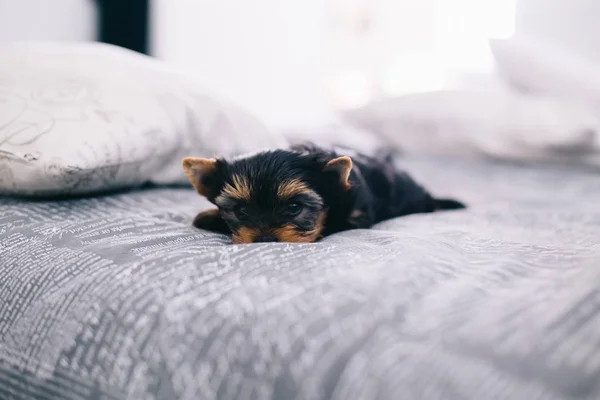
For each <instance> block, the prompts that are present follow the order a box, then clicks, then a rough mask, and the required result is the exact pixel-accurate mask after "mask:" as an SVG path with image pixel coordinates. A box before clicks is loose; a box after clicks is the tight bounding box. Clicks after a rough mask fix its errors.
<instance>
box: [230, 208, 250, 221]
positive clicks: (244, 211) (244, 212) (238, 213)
mask: <svg viewBox="0 0 600 400" xmlns="http://www.w3.org/2000/svg"><path fill="white" fill-rule="evenodd" d="M233 211H234V213H235V217H236V218H237V219H239V220H245V219H248V217H249V215H248V208H247V207H236V208H235V209H234V210H233Z"/></svg>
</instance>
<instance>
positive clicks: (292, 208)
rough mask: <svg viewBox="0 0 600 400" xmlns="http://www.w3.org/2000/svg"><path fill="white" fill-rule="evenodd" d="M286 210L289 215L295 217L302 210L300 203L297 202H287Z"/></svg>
mask: <svg viewBox="0 0 600 400" xmlns="http://www.w3.org/2000/svg"><path fill="white" fill-rule="evenodd" d="M286 211H287V213H288V214H289V215H291V216H292V217H295V216H296V215H298V214H300V213H301V212H302V205H301V204H299V203H291V204H288V206H287V208H286Z"/></svg>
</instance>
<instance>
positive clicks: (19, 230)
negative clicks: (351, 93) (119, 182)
mask: <svg viewBox="0 0 600 400" xmlns="http://www.w3.org/2000/svg"><path fill="white" fill-rule="evenodd" d="M398 163H399V164H400V165H401V166H402V167H404V168H406V169H407V170H408V171H409V172H410V173H412V174H413V175H414V176H415V177H416V178H417V179H418V180H420V181H421V182H422V183H424V184H425V185H427V187H429V188H431V190H432V192H433V193H435V194H438V195H448V196H449V195H451V196H455V197H456V198H460V199H462V200H464V201H466V202H467V203H468V204H469V208H468V209H467V210H464V211H457V212H446V213H436V214H427V215H413V216H408V217H404V218H398V219H394V220H390V221H386V222H383V223H381V224H379V225H377V226H376V227H374V228H373V229H371V230H362V231H349V232H345V233H341V234H337V235H334V236H331V237H328V238H326V239H324V240H322V241H321V242H319V243H315V244H283V243H282V244H279V243H275V244H253V245H241V246H234V245H230V239H229V238H227V237H226V236H222V235H218V234H212V233H208V232H204V231H200V230H197V229H194V228H193V227H191V226H190V222H191V219H192V218H193V216H194V215H195V213H196V212H198V211H199V210H201V209H203V208H206V207H209V204H208V203H206V202H205V201H204V200H202V199H201V198H200V197H199V196H197V195H196V194H195V193H194V192H193V191H192V190H191V189H187V188H179V187H154V188H147V189H144V190H137V191H131V192H121V193H114V194H110V195H104V196H98V197H89V198H81V199H72V200H62V201H42V200H36V201H33V200H21V199H14V198H11V199H8V198H4V199H1V200H0V265H1V268H0V398H2V399H29V398H39V399H274V400H288V399H344V400H346V399H369V400H371V399H380V400H396V399H438V398H445V399H537V398H541V399H571V398H577V399H598V398H600V207H599V206H598V205H599V204H600V185H598V176H597V174H596V173H595V172H593V171H589V170H584V169H581V168H574V167H568V166H535V167H534V166H526V165H515V164H507V163H500V162H493V161H465V160H455V159H442V158H435V159H433V158H419V157H402V158H399V159H398Z"/></svg>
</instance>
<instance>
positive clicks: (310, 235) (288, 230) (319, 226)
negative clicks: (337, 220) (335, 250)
mask: <svg viewBox="0 0 600 400" xmlns="http://www.w3.org/2000/svg"><path fill="white" fill-rule="evenodd" d="M326 215H327V214H326V213H325V212H321V214H320V215H319V218H317V222H316V224H315V227H314V228H313V229H312V230H310V231H308V232H298V231H297V230H296V227H295V226H294V225H292V224H286V225H284V226H282V227H281V228H277V229H275V230H274V231H273V233H274V234H275V236H276V237H277V239H278V240H279V241H280V242H305V243H308V242H315V241H317V240H318V239H319V238H320V237H321V232H322V231H323V227H324V226H323V224H324V222H325V217H326Z"/></svg>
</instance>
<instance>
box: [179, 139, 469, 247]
mask: <svg viewBox="0 0 600 400" xmlns="http://www.w3.org/2000/svg"><path fill="white" fill-rule="evenodd" d="M346 154H351V153H350V152H346ZM183 169H184V171H185V173H186V175H187V176H188V178H189V180H190V182H191V183H192V185H193V186H194V187H195V188H196V190H197V191H198V193H199V194H200V195H202V196H204V197H206V198H207V199H208V200H209V201H210V202H212V203H214V204H215V205H216V206H217V208H216V209H214V210H209V211H205V212H201V213H200V214H198V216H196V218H195V219H194V222H193V224H194V226H195V227H197V228H200V229H206V230H210V231H215V232H221V233H227V234H231V235H232V240H233V243H236V244H238V243H255V242H314V241H316V240H318V239H319V238H321V237H324V236H327V235H330V234H332V233H336V232H340V231H345V230H348V229H357V228H369V227H371V226H372V225H373V224H375V223H377V222H380V221H383V220H386V219H389V218H394V217H399V216H402V215H407V214H414V213H429V212H433V211H437V210H450V209H460V208H464V207H465V206H464V205H463V204H462V203H460V202H458V201H455V200H448V199H435V198H433V197H432V196H431V195H430V194H429V193H428V192H427V191H426V190H425V189H423V188H422V187H421V186H419V185H418V184H417V183H415V181H413V180H412V179H411V178H410V177H409V176H408V175H407V174H406V173H404V172H402V171H398V170H397V169H396V168H395V167H394V165H393V162H392V160H391V157H387V158H382V159H379V158H374V157H369V156H365V155H362V154H354V155H353V156H352V158H351V157H348V156H347V155H343V154H340V153H338V152H336V151H327V150H324V149H321V148H319V147H317V146H314V145H311V144H308V145H299V146H294V147H292V148H291V149H289V150H273V151H265V152H262V153H258V154H255V155H252V156H248V157H242V158H237V159H233V160H225V159H221V158H220V159H205V158H186V159H184V160H183Z"/></svg>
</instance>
